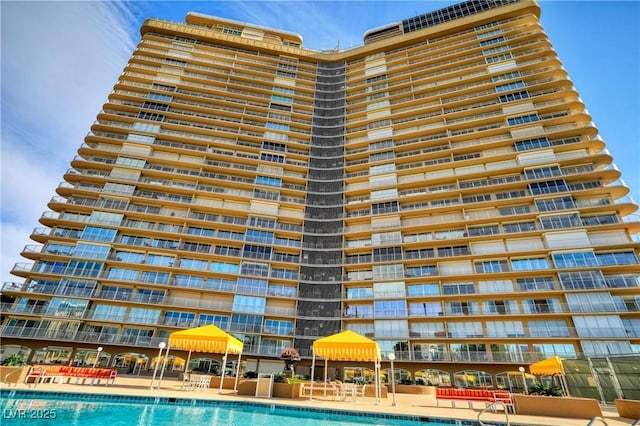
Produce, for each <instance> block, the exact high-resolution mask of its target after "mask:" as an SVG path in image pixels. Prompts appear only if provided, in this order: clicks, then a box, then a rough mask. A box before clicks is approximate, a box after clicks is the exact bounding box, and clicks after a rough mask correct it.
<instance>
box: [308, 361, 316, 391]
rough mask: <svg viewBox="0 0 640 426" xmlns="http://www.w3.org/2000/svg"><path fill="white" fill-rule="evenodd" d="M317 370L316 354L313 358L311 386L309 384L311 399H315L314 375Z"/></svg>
mask: <svg viewBox="0 0 640 426" xmlns="http://www.w3.org/2000/svg"><path fill="white" fill-rule="evenodd" d="M315 370H316V354H313V357H312V358H311V386H309V401H311V400H312V399H313V376H314V372H315Z"/></svg>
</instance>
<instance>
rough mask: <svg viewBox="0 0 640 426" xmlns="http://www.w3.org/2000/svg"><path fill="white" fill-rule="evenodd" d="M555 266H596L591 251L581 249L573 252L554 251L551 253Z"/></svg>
mask: <svg viewBox="0 0 640 426" xmlns="http://www.w3.org/2000/svg"><path fill="white" fill-rule="evenodd" d="M552 257H553V262H554V263H555V265H556V268H582V267H589V266H598V261H597V259H596V256H595V255H594V254H593V252H590V251H583V252H574V253H554V254H553V255H552Z"/></svg>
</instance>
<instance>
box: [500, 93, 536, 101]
mask: <svg viewBox="0 0 640 426" xmlns="http://www.w3.org/2000/svg"><path fill="white" fill-rule="evenodd" d="M528 97H529V92H527V91H526V90H523V91H521V92H514V93H507V94H506V95H500V96H499V97H498V100H499V101H500V103H505V102H513V101H519V100H521V99H527V98H528Z"/></svg>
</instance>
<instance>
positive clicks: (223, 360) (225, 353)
mask: <svg viewBox="0 0 640 426" xmlns="http://www.w3.org/2000/svg"><path fill="white" fill-rule="evenodd" d="M228 353H229V349H228V348H227V349H225V351H224V355H223V356H222V365H221V367H222V374H221V375H220V389H218V394H221V393H222V385H223V384H224V372H225V371H226V370H227V354H228Z"/></svg>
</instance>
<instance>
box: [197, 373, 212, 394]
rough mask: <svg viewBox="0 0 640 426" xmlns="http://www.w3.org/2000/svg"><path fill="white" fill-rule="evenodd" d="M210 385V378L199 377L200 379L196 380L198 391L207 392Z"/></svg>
mask: <svg viewBox="0 0 640 426" xmlns="http://www.w3.org/2000/svg"><path fill="white" fill-rule="evenodd" d="M210 385H211V376H206V375H203V376H200V379H199V380H198V384H197V385H196V389H198V390H202V391H205V390H209V387H210Z"/></svg>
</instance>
